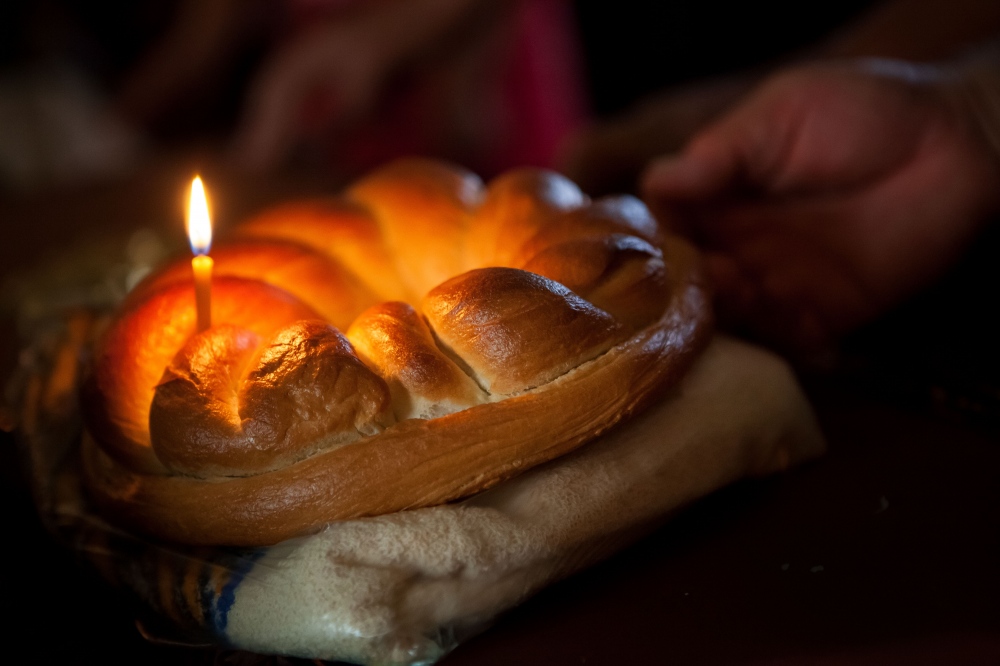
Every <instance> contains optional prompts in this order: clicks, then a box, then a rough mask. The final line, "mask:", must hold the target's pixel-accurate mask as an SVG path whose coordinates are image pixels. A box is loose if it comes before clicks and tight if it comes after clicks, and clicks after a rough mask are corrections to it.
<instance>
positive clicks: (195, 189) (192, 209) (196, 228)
mask: <svg viewBox="0 0 1000 666" xmlns="http://www.w3.org/2000/svg"><path fill="white" fill-rule="evenodd" d="M187 232H188V239H189V240H190V241H191V251H192V252H194V253H195V254H208V250H209V248H210V247H211V246H212V222H211V221H210V219H209V216H208V200H207V199H206V197H205V186H204V185H203V184H202V182H201V177H200V176H195V177H194V180H193V181H191V199H190V204H189V205H188V217H187Z"/></svg>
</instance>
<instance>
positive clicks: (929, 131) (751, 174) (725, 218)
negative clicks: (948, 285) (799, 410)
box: [642, 60, 1000, 352]
mask: <svg viewBox="0 0 1000 666" xmlns="http://www.w3.org/2000/svg"><path fill="white" fill-rule="evenodd" d="M937 78H938V77H937V76H935V75H931V74H927V76H926V80H924V79H921V70H918V69H915V68H914V67H912V66H908V65H904V64H902V63H899V62H894V61H880V60H869V61H859V62H856V63H851V64H829V65H809V66H803V67H800V68H794V69H790V70H788V71H785V72H783V73H781V74H778V75H776V76H774V77H773V78H771V79H769V80H768V81H767V82H765V83H764V84H763V85H762V86H761V87H760V88H759V89H757V90H756V91H755V92H754V93H753V94H752V95H750V96H749V97H747V98H746V100H745V101H743V102H742V103H741V104H739V105H738V106H737V107H736V108H735V109H733V110H732V111H731V112H729V113H728V114H726V115H725V116H724V117H722V118H721V119H720V120H719V121H717V122H716V123H714V124H712V125H710V126H709V127H708V128H706V129H704V130H702V131H701V132H699V133H697V134H696V135H695V136H694V138H693V139H692V140H691V141H690V142H689V143H688V144H687V146H686V147H685V149H684V150H683V151H682V152H681V153H679V154H677V155H673V156H668V157H663V158H660V159H658V160H656V161H654V162H653V163H652V164H651V165H650V166H649V168H648V169H647V171H646V173H645V175H644V177H643V181H642V183H643V190H644V192H645V194H646V196H647V199H648V200H649V201H650V202H651V204H652V205H653V206H654V207H655V208H657V209H659V211H660V212H661V213H662V216H663V217H664V218H665V219H666V220H668V221H669V222H670V223H672V224H673V225H674V226H675V228H676V230H678V231H680V232H681V233H684V234H686V235H688V236H689V237H691V238H692V239H693V240H694V241H695V242H696V243H698V244H699V245H700V246H701V247H702V248H703V249H704V250H705V251H706V257H707V266H708V269H709V274H710V277H711V279H712V282H713V284H714V286H715V289H716V291H717V296H718V305H719V308H720V313H721V315H722V317H723V318H724V320H725V321H728V322H730V323H731V324H733V325H735V326H737V327H738V328H739V327H742V328H743V329H744V330H746V331H747V332H749V333H751V334H753V335H754V336H756V337H758V338H762V339H765V340H768V341H771V342H774V343H776V344H779V345H780V346H783V347H785V348H789V349H792V350H796V351H801V352H808V351H811V350H816V349H819V348H822V347H823V346H824V345H826V344H828V343H829V342H830V341H831V340H833V339H835V338H837V337H839V336H841V335H843V334H844V333H846V332H848V331H851V330H853V329H855V328H856V327H858V326H859V325H861V324H863V323H866V322H868V321H869V320H871V319H872V318H874V317H875V316H876V315H878V314H881V313H882V312H884V311H885V310H887V309H888V308H889V307H890V306H892V305H895V304H896V303H898V302H899V301H900V300H902V299H903V298H904V297H906V296H908V295H911V294H912V293H913V292H914V291H915V290H916V289H918V288H920V287H922V286H925V285H926V284H927V283H928V282H930V281H931V280H933V279H934V278H936V277H938V276H940V275H941V274H942V273H943V272H944V271H945V269H946V268H948V267H949V265H950V264H951V263H952V262H954V261H955V260H956V259H957V258H958V257H959V255H960V254H961V252H962V251H963V250H964V249H965V248H966V247H967V245H968V243H969V242H970V241H971V239H972V238H973V237H974V235H975V234H976V232H977V231H978V230H979V228H980V226H981V224H982V223H983V221H984V220H985V219H987V217H988V216H989V215H990V214H992V213H995V212H996V211H997V210H998V209H1000V166H998V161H997V155H996V154H994V153H993V151H992V150H991V146H990V143H989V141H988V137H987V136H985V135H984V133H983V129H982V128H981V127H980V126H979V124H978V121H977V117H976V115H975V114H974V113H973V109H971V108H969V107H968V106H967V105H966V104H965V103H964V99H963V98H962V96H961V94H960V93H959V92H958V91H955V90H952V89H951V87H950V86H949V84H947V83H943V82H941V81H938V80H937ZM998 80H1000V79H998ZM998 92H1000V91H998Z"/></svg>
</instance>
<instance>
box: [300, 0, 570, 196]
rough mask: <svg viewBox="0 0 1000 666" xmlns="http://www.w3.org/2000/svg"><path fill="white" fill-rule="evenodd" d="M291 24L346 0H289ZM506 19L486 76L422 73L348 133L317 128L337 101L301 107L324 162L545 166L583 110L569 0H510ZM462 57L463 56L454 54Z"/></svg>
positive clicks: (346, 5)
mask: <svg viewBox="0 0 1000 666" xmlns="http://www.w3.org/2000/svg"><path fill="white" fill-rule="evenodd" d="M360 1H361V2H363V0H360ZM289 2H290V9H291V12H292V21H293V26H294V27H293V30H305V29H308V27H309V25H311V24H312V23H313V22H315V21H320V20H336V15H337V14H338V13H340V12H343V11H353V10H356V9H357V5H358V4H359V2H356V1H352V0H289ZM512 5H513V7H512V8H511V16H510V21H511V23H510V25H509V27H508V26H498V27H497V30H498V31H503V32H502V33H498V34H499V35H500V37H499V39H498V42H497V44H498V47H499V48H498V50H496V51H495V52H493V53H492V54H491V57H492V58H494V61H493V62H492V63H491V65H490V67H491V69H490V75H488V76H484V77H481V78H479V79H476V80H474V81H471V82H467V83H465V84H458V85H459V86H461V88H462V89H460V90H459V89H456V88H457V86H456V82H455V79H454V78H453V77H452V78H449V74H448V73H442V72H434V71H428V72H420V73H419V74H417V75H415V76H412V77H410V78H409V79H408V80H405V81H403V82H401V83H400V84H399V85H398V86H397V87H396V88H394V89H392V90H391V91H389V92H388V93H387V97H386V99H385V100H384V103H383V104H382V105H381V106H380V107H379V109H377V111H376V113H374V114H373V115H372V116H371V117H370V118H368V119H366V120H365V121H364V122H363V123H362V124H361V125H360V126H358V127H354V128H352V130H351V132H350V133H349V134H348V135H346V136H338V137H332V136H329V135H327V134H324V131H323V127H324V126H325V125H326V124H327V123H326V120H328V119H330V117H331V116H332V115H333V114H335V113H336V101H335V100H333V99H331V98H330V97H329V96H327V97H325V98H324V97H323V96H322V95H321V94H318V95H317V99H316V100H315V102H314V103H311V104H310V105H309V107H310V108H307V109H303V123H304V124H306V125H307V126H309V127H311V128H313V129H314V130H315V132H314V133H313V136H314V141H316V142H320V143H322V144H324V145H323V148H322V150H323V151H325V153H326V155H327V157H328V159H329V160H330V162H331V166H335V167H337V168H340V169H344V170H346V171H348V172H354V173H358V172H361V171H365V170H368V169H370V168H373V167H375V166H377V165H379V164H381V163H383V162H385V161H387V160H390V159H392V158H394V157H399V156H403V155H427V156H434V157H441V158H445V159H450V160H453V161H456V162H458V163H461V164H462V165H464V166H467V167H469V168H471V169H473V170H475V171H477V172H479V173H480V174H481V175H483V176H485V177H490V176H492V175H495V174H497V173H499V172H501V171H503V170H505V169H509V168H511V167H515V166H523V165H530V166H540V167H551V166H553V165H554V163H555V159H556V156H557V154H558V151H559V148H560V145H561V144H562V142H563V141H564V140H565V138H566V137H567V135H568V134H569V133H571V132H572V131H573V130H574V129H576V128H577V127H578V126H579V125H580V124H581V123H582V122H583V121H584V120H585V119H586V116H587V105H586V101H585V99H586V95H585V92H584V86H583V78H582V77H583V67H582V58H581V54H580V50H579V45H578V42H577V36H576V27H575V22H574V17H573V14H572V8H571V6H570V4H569V2H568V1H567V0H516V2H513V3H512ZM457 57H462V54H457Z"/></svg>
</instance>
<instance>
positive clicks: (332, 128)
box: [118, 0, 584, 175]
mask: <svg viewBox="0 0 1000 666" xmlns="http://www.w3.org/2000/svg"><path fill="white" fill-rule="evenodd" d="M255 5H256V7H257V11H256V15H257V16H258V17H259V16H262V15H263V16H271V17H272V19H271V21H270V22H271V23H272V24H273V25H268V21H267V20H265V21H263V23H264V25H262V24H261V21H260V20H259V19H258V20H254V19H253V15H254V14H255V12H252V11H247V9H246V6H245V3H241V2H236V1H235V0H184V1H183V2H182V3H181V5H180V7H179V10H178V13H177V17H176V19H175V20H174V21H173V23H172V24H171V27H170V28H169V29H168V30H167V32H166V33H165V34H164V35H163V36H162V37H161V38H160V40H158V42H157V43H156V44H155V46H154V47H153V48H151V49H150V51H149V53H148V54H147V55H146V56H145V57H144V58H143V59H142V60H141V61H140V62H139V63H138V65H137V66H136V67H135V68H134V69H133V70H132V71H131V72H130V73H129V75H128V76H127V78H126V80H125V82H124V84H123V86H122V88H121V91H120V93H119V95H118V106H119V108H120V109H121V110H122V112H123V113H124V114H125V115H126V116H127V117H130V118H132V119H133V120H134V121H135V122H136V123H138V124H140V125H141V124H147V123H151V122H155V121H156V119H157V118H159V117H162V116H163V115H164V114H168V113H169V112H170V109H171V108H172V107H176V105H177V104H178V103H183V101H184V100H185V99H186V98H187V97H188V95H189V94H190V92H191V91H193V90H198V89H204V88H205V86H206V83H207V82H211V81H213V80H216V78H217V77H218V75H219V73H220V72H222V71H224V70H225V69H226V67H227V65H226V63H227V62H229V61H231V60H232V59H233V58H234V57H235V54H236V53H237V52H238V51H239V50H240V48H241V47H242V45H244V44H245V43H246V42H247V41H248V40H250V41H252V40H253V39H257V40H263V42H264V43H265V44H266V48H265V51H264V55H263V57H262V59H261V62H260V64H259V66H257V67H256V68H255V70H254V72H253V74H252V75H251V77H250V80H249V84H248V86H247V89H246V94H245V96H244V98H243V101H242V108H241V111H240V114H239V121H238V124H237V127H236V129H235V132H234V135H233V141H232V146H231V152H232V156H233V158H234V163H236V164H237V165H239V166H242V167H245V168H249V169H256V170H267V169H273V168H278V167H280V166H284V165H287V164H288V163H289V162H290V161H291V160H292V159H294V158H296V157H302V156H303V154H305V155H307V156H311V157H312V158H313V159H319V160H322V161H324V162H327V163H332V164H334V165H339V166H340V167H341V168H343V169H345V170H346V171H348V172H355V173H356V172H358V171H361V170H364V169H367V168H371V167H372V166H375V165H376V164H378V163H380V162H382V161H385V160H387V159H390V158H392V157H395V156H399V155H402V154H410V153H423V154H431V155H435V156H439V157H445V158H450V159H453V160H455V161H458V162H460V163H462V164H465V165H467V166H470V167H471V168H473V169H475V170H477V171H480V172H482V173H484V174H486V175H490V174H493V173H496V172H498V171H500V170H502V169H504V168H509V167H511V166H514V165H518V164H535V165H539V166H545V165H549V164H551V163H552V161H553V159H554V155H555V152H556V150H557V147H558V146H559V144H560V142H561V141H562V139H563V138H564V137H565V135H566V134H567V133H568V132H569V131H571V130H572V129H574V128H575V127H576V126H577V125H578V124H579V123H580V121H581V120H582V118H583V115H584V101H583V95H582V91H581V89H580V76H579V74H580V72H579V67H578V63H577V62H576V57H577V54H576V51H575V48H576V47H575V44H574V41H573V34H572V27H571V21H570V14H569V11H570V7H569V5H568V3H566V2H564V1H562V0H519V1H517V2H503V1H500V0H354V1H352V0H284V1H281V2H279V1H278V0H272V2H270V3H261V2H257V3H255ZM276 26H277V27H276ZM259 33H263V34H259ZM208 85H210V84H208Z"/></svg>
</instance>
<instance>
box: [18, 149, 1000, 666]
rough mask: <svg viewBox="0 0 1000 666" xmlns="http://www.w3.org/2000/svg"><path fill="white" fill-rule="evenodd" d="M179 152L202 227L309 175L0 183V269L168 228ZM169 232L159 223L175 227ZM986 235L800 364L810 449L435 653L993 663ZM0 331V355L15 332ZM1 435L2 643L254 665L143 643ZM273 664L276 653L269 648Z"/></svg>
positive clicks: (21, 267) (998, 477) (178, 200)
mask: <svg viewBox="0 0 1000 666" xmlns="http://www.w3.org/2000/svg"><path fill="white" fill-rule="evenodd" d="M195 168H199V169H200V170H201V171H202V173H203V175H204V176H205V178H206V182H207V184H208V187H209V191H210V195H211V196H212V199H213V204H214V209H215V214H216V219H217V220H218V223H219V224H220V225H225V224H227V223H232V222H234V221H235V220H237V219H239V218H240V217H242V216H243V215H245V214H247V213H249V212H252V211H254V210H256V209H258V208H260V207H262V206H263V205H265V204H267V203H269V202H272V201H277V200H280V199H282V198H284V197H288V196H291V195H293V194H312V193H317V192H324V191H335V189H336V183H335V182H333V179H331V178H329V177H323V176H319V175H315V174H312V175H305V174H289V175H287V176H284V177H281V178H272V179H259V178H248V177H245V176H236V175H234V174H232V173H227V172H226V171H225V170H224V169H221V168H217V167H213V166H212V164H211V163H210V161H207V160H199V159H198V158H197V157H193V158H190V157H189V158H183V159H182V158H178V159H176V160H173V161H168V162H166V163H163V164H159V165H157V166H155V167H151V168H149V169H146V170H143V171H142V172H140V173H138V174H136V175H135V176H134V177H132V178H130V179H128V180H126V181H119V182H116V183H109V184H105V185H101V186H94V187H88V188H82V189H77V190H72V191H63V192H57V193H52V192H38V193H28V194H25V193H21V194H16V195H9V196H6V197H2V198H0V228H2V230H3V232H2V233H3V237H2V238H3V240H2V242H0V277H10V276H14V275H18V274H22V273H23V272H24V271H28V270H31V269H32V268H34V267H37V266H38V265H40V262H42V261H44V260H45V259H46V258H47V257H49V258H50V257H53V256H56V257H57V256H59V253H61V252H72V251H73V248H74V247H79V246H80V244H81V243H88V242H92V241H93V239H94V238H96V237H98V236H100V235H104V236H105V237H111V238H115V237H118V238H122V239H124V238H126V237H127V236H128V234H130V233H131V232H132V231H134V229H135V228H137V227H138V226H148V227H150V228H153V229H156V230H158V231H160V232H162V233H164V234H170V233H173V232H172V231H171V229H172V228H174V227H175V226H176V228H178V229H180V228H181V225H182V219H183V213H182V211H183V207H182V206H183V203H182V193H183V191H184V188H185V187H186V182H187V179H188V178H189V177H190V174H191V173H192V171H193V170H194V169H195ZM178 233H179V232H178ZM998 247H1000V243H998V242H997V239H996V238H994V237H993V236H990V237H987V238H985V239H984V240H983V241H982V242H981V243H980V244H979V245H978V246H977V248H976V251H975V252H974V254H973V255H972V256H970V257H969V258H967V259H966V260H965V261H964V262H963V264H962V265H961V266H960V267H959V268H958V269H957V270H956V272H955V273H954V274H953V275H952V276H950V277H949V278H948V279H947V280H945V281H943V282H942V283H941V284H939V285H938V286H937V287H936V288H935V289H933V290H931V291H929V292H927V293H926V294H923V295H922V296H921V297H920V298H918V299H916V300H915V301H914V302H913V303H911V304H908V305H907V306H905V307H903V308H901V309H900V310H899V311H898V312H895V313H893V314H891V315H890V316H888V317H886V318H885V319H883V320H882V321H880V322H878V323H877V324H876V325H874V326H872V327H870V328H869V329H867V330H865V331H863V332H861V333H860V334H859V335H857V336H855V337H854V338H852V339H851V340H849V341H847V343H845V346H844V349H843V351H842V353H841V355H840V356H839V357H838V358H837V359H836V361H835V362H834V363H833V364H832V365H830V366H828V367H825V368H824V369H823V370H817V369H815V368H812V369H809V370H803V371H802V378H803V382H804V385H805V387H806V390H807V394H808V395H809V397H810V398H811V400H812V401H813V403H814V405H815V408H816V410H817V413H818V415H819V418H820V422H821V424H822V427H823V429H824V432H825V434H826V436H827V438H828V441H829V445H830V451H829V454H828V455H827V456H826V457H824V458H823V459H821V460H818V461H816V462H813V463H810V464H808V465H806V466H804V467H802V468H799V469H797V470H795V471H793V472H791V473H788V474H785V475H782V476H777V477H772V478H767V479H761V480H753V481H745V482H741V483H739V484H736V485H735V486H732V487H730V488H727V489H725V490H723V491H721V492H718V493H716V494H714V495H712V496H710V497H708V498H706V499H704V500H702V501H700V502H698V503H697V504H695V505H694V506H691V507H689V508H688V509H687V510H685V511H684V512H682V513H681V514H680V515H678V516H676V517H675V518H674V519H672V520H671V521H669V522H668V523H666V524H665V525H663V526H662V527H661V528H659V529H658V530H656V531H655V532H654V533H653V534H651V535H650V536H649V537H647V538H646V539H644V540H643V541H641V542H640V543H638V544H636V545H634V546H632V547H630V548H628V549H626V550H625V551H623V552H622V553H620V554H619V555H617V556H615V557H614V558H612V559H611V560H609V561H607V562H605V563H603V564H601V565H599V566H597V567H594V568H592V569H590V570H588V571H585V572H583V573H582V574H579V575H577V576H575V577H573V578H571V579H569V580H566V581H564V582H562V583H559V584H556V585H554V586H552V587H550V588H549V589H547V590H545V591H543V592H542V593H540V594H538V595H537V596H536V597H534V598H533V599H531V600H529V601H528V602H526V603H525V604H523V605H522V606H521V607H519V608H516V609H514V610H513V611H511V612H509V613H507V614H506V615H504V616H502V617H501V618H500V619H499V620H498V621H497V622H496V624H495V625H494V626H493V627H492V628H491V629H489V630H488V631H486V632H485V633H483V634H481V635H479V636H477V637H474V638H472V639H470V640H468V641H467V642H465V643H463V644H462V645H461V646H460V647H459V648H458V649H457V650H456V651H455V652H454V653H452V654H451V655H449V656H448V657H447V658H445V659H444V660H443V661H442V662H441V663H442V664H444V665H447V666H464V665H471V664H477V665H488V664H514V663H529V664H587V665H590V666H593V665H603V664H627V663H670V664H676V665H686V664H780V665H788V666H791V665H801V664H823V665H826V664H831V665H832V664H852V665H855V664H866V665H867V664H997V663H1000V442H998V438H1000V407H998V405H1000V390H997V388H996V387H997V386H1000V381H998V380H1000V362H998V357H1000V354H998V352H997V350H996V349H995V341H996V340H997V339H1000V338H998V337H997V336H998V334H1000V328H998V327H997V325H996V324H994V323H992V317H991V316H990V315H991V314H992V313H991V312H990V310H991V309H992V308H995V307H996V303H997V298H996V296H995V289H996V286H997V282H998V281H997V279H996V278H995V277H994V275H993V271H992V270H991V267H992V265H993V261H992V256H993V254H995V251H996V249H997V248H998ZM8 314H9V313H5V315H4V317H5V321H4V325H3V327H2V329H0V358H2V363H3V365H2V366H0V367H2V369H3V370H4V374H5V375H6V371H8V370H9V369H10V368H11V367H12V365H13V364H14V363H15V362H16V351H17V343H16V337H15V335H14V332H13V329H12V328H11V325H10V319H9V316H8ZM13 442H14V438H13V436H11V435H10V434H7V433H2V432H0V465H2V468H3V473H2V476H0V492H2V497H3V500H4V501H5V506H6V510H5V512H4V515H5V516H6V518H7V520H6V521H5V524H6V526H7V538H6V539H5V541H4V546H5V547H4V548H3V560H2V569H0V598H2V602H0V604H2V605H0V608H2V609H3V610H4V611H6V612H5V613H4V616H5V617H7V618H8V620H7V621H6V630H5V632H4V634H5V635H6V636H7V641H8V643H9V644H10V645H11V646H12V647H11V650H13V649H14V647H13V646H15V645H16V648H17V649H18V651H21V649H22V648H24V649H26V650H27V651H28V653H29V654H33V655H35V658H36V660H37V661H39V662H43V661H44V662H51V661H54V660H56V659H70V660H72V661H73V662H77V663H89V662H99V661H124V660H128V661H130V662H132V663H144V664H177V663H206V664H208V663H218V664H230V663H233V664H237V663H239V664H243V663H267V662H271V661H274V660H265V659H263V658H256V657H254V656H252V655H247V654H244V653H233V652H226V651H219V650H213V649H203V650H198V649H192V648H186V647H176V646H170V645H164V644H161V643H155V642H149V641H147V640H145V639H143V638H142V637H141V636H140V634H139V633H138V631H137V630H136V628H135V623H134V617H135V616H134V611H133V609H132V607H131V606H130V604H129V602H128V601H127V600H126V599H124V598H123V597H122V596H121V595H120V594H119V593H118V592H116V591H114V590H111V589H110V588H108V587H107V586H105V584H104V583H103V582H102V581H101V580H99V579H98V578H97V576H96V574H94V573H93V572H91V571H90V570H89V569H87V568H86V567H85V566H83V565H82V564H81V563H79V562H77V561H76V560H75V559H74V558H73V556H72V554H71V553H70V552H68V551H67V550H65V549H64V548H63V547H60V546H58V545H56V544H55V543H53V542H52V540H51V539H50V538H49V536H48V535H47V534H46V533H45V531H44V530H43V529H42V528H41V526H40V524H39V522H38V520H37V517H36V516H35V513H34V509H33V506H32V504H31V502H30V499H29V497H28V494H27V492H26V489H25V486H24V484H23V481H22V480H21V479H20V477H19V475H18V473H17V467H16V465H17V462H16V457H15V455H14V444H13ZM285 661H287V660H285Z"/></svg>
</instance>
